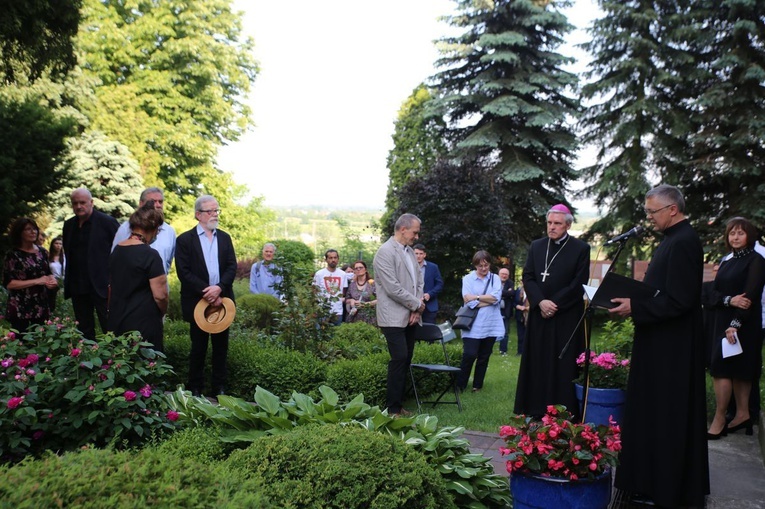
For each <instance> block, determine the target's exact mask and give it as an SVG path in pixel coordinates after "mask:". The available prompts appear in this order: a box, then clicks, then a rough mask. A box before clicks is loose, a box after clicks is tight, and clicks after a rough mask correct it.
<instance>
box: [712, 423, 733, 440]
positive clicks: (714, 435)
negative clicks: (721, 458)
mask: <svg viewBox="0 0 765 509" xmlns="http://www.w3.org/2000/svg"><path fill="white" fill-rule="evenodd" d="M728 431H730V430H729V429H728V425H727V424H726V425H725V426H723V429H722V431H720V432H719V433H710V432H708V431H707V440H720V439H721V438H722V437H724V436H726V435H727V434H728Z"/></svg>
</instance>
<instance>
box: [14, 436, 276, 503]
mask: <svg viewBox="0 0 765 509" xmlns="http://www.w3.org/2000/svg"><path fill="white" fill-rule="evenodd" d="M0 478H2V479H3V482H2V483H0V500H2V503H1V505H2V506H3V507H18V508H24V507H29V508H32V507H34V508H37V507H78V508H83V509H90V508H92V509H101V508H103V507H109V508H116V509H123V508H124V509H133V508H135V507H178V508H180V507H197V508H220V507H229V508H234V507H237V508H238V507H248V508H249V507H252V508H263V509H265V508H278V507H283V506H282V505H281V504H278V503H271V502H269V501H268V499H267V498H266V497H265V496H264V495H263V489H262V486H261V485H260V482H261V480H260V479H258V478H256V477H253V476H250V475H247V474H246V473H245V472H242V471H238V470H235V469H233V468H232V467H231V466H230V465H228V464H226V463H223V462H218V463H201V462H199V461H196V460H195V459H193V458H185V457H181V456H179V455H176V454H169V453H167V452H165V451H159V450H157V449H154V448H147V449H143V450H141V451H139V452H129V451H113V450H109V449H86V450H81V451H77V452H71V453H67V454H64V455H63V456H56V455H54V454H52V453H49V454H47V455H46V456H45V457H44V458H41V459H38V460H31V459H27V460H24V461H23V462H22V463H20V464H18V465H15V466H12V467H11V466H0Z"/></svg>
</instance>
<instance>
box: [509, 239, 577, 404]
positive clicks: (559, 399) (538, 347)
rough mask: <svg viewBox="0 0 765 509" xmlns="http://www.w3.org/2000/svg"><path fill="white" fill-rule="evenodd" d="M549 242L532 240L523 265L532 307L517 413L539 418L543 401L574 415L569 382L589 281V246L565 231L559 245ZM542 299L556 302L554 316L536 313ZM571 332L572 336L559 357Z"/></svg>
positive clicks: (520, 378)
mask: <svg viewBox="0 0 765 509" xmlns="http://www.w3.org/2000/svg"><path fill="white" fill-rule="evenodd" d="M548 241H549V239H548V237H544V238H542V239H538V240H535V241H534V242H532V243H531V246H530V247H529V252H528V256H527V257H526V265H525V267H524V268H523V287H524V289H525V291H526V295H527V296H528V299H529V308H530V309H529V317H528V325H527V329H526V341H525V344H524V346H523V356H522V357H521V368H520V372H519V373H518V388H517V391H516V395H515V412H516V413H519V414H521V413H522V414H527V415H534V416H542V415H544V413H545V411H546V409H547V405H553V404H561V405H566V408H568V409H569V411H571V413H573V414H574V415H575V416H578V415H579V403H578V402H577V399H576V394H575V392H574V384H573V380H574V378H576V374H577V367H576V358H577V356H578V355H579V354H580V353H581V352H582V351H583V350H584V328H583V327H582V326H580V327H578V328H577V324H578V323H579V320H580V318H581V316H582V313H583V312H584V300H583V294H584V290H583V289H582V285H583V284H587V279H588V274H589V263H590V246H589V245H588V244H587V243H585V242H583V241H581V240H579V239H575V238H573V237H571V236H570V235H568V236H566V238H564V239H561V242H560V243H558V244H556V243H555V242H553V241H550V242H549V251H548ZM545 299H549V300H551V301H553V302H554V303H555V304H556V305H557V306H558V311H557V313H556V314H555V316H553V317H552V318H544V317H543V316H542V314H541V312H540V309H539V303H540V302H541V301H542V300H545ZM575 331H576V333H575V334H574V332H575ZM572 334H574V339H573V340H572V341H571V344H570V346H569V348H568V350H567V351H566V354H565V355H564V357H563V358H562V359H559V358H558V356H559V355H560V353H561V351H562V350H563V348H564V346H565V345H566V342H567V341H568V340H569V338H570V337H571V335H572Z"/></svg>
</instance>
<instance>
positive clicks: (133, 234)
mask: <svg viewBox="0 0 765 509" xmlns="http://www.w3.org/2000/svg"><path fill="white" fill-rule="evenodd" d="M130 238H131V239H135V240H140V241H141V242H143V243H144V244H146V243H147V242H146V237H144V236H143V235H141V234H140V233H136V232H130ZM553 259H554V258H553Z"/></svg>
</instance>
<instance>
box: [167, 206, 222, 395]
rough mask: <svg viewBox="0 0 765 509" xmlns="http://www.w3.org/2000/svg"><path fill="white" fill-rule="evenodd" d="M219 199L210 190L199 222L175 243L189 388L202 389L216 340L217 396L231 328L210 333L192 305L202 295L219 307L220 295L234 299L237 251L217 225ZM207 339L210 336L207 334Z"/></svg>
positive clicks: (196, 392)
mask: <svg viewBox="0 0 765 509" xmlns="http://www.w3.org/2000/svg"><path fill="white" fill-rule="evenodd" d="M219 214H220V208H219V207H218V201H217V200H216V199H215V198H213V197H212V196H210V195H203V196H200V197H199V198H197V201H196V203H195V204H194V216H195V217H196V219H197V221H198V223H197V225H196V226H195V227H194V228H192V229H191V230H189V231H187V232H184V233H182V234H181V235H180V236H179V237H178V240H177V242H176V245H175V267H176V271H177V272H178V279H179V280H180V282H181V310H182V312H183V319H184V320H186V321H187V322H189V324H190V326H191V330H190V333H191V353H190V354H189V383H188V387H187V389H189V390H190V391H191V392H192V394H194V395H195V396H198V395H201V394H202V391H203V390H204V380H205V378H204V364H205V357H206V356H207V344H208V341H209V340H211V341H212V383H213V391H214V394H215V395H219V394H224V391H225V388H226V378H227V367H226V357H227V356H228V329H227V330H224V331H222V332H218V333H215V334H208V333H207V332H205V331H203V330H202V329H200V328H199V326H198V325H197V324H196V322H195V321H194V308H195V307H196V305H197V303H198V302H199V300H200V299H203V298H204V299H205V300H207V302H209V303H210V305H213V306H220V305H221V299H223V298H224V297H228V298H229V299H231V300H234V290H233V284H234V278H235V276H236V254H235V253H234V245H233V243H232V242H231V237H230V236H229V234H228V233H226V232H224V231H221V230H219V229H218V215H219ZM208 338H209V339H208Z"/></svg>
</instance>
